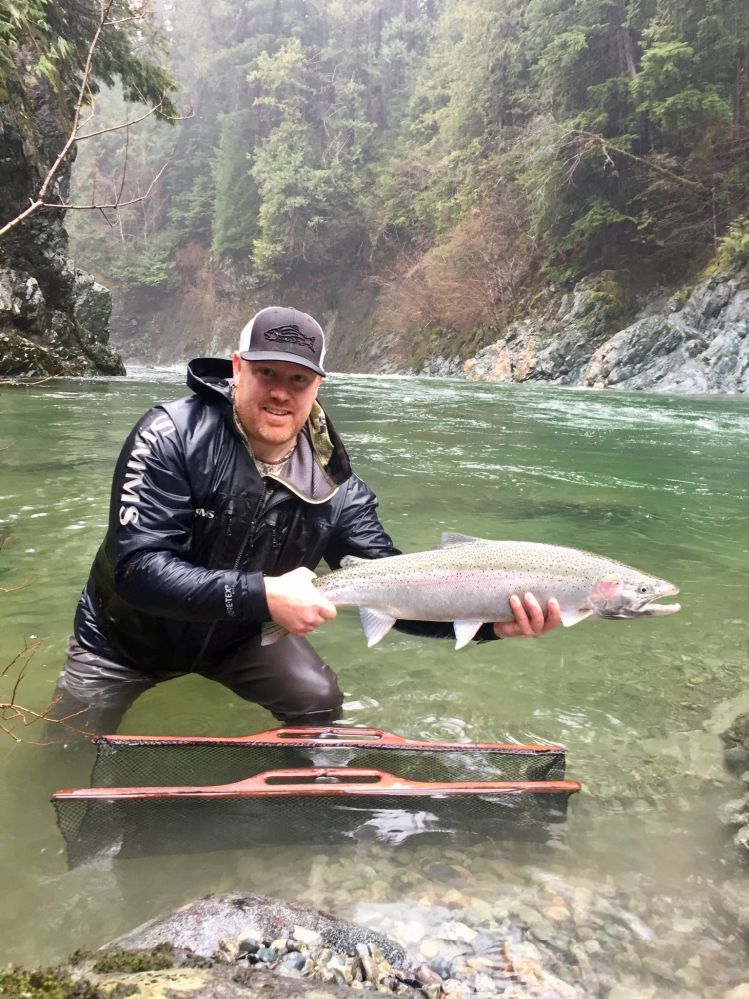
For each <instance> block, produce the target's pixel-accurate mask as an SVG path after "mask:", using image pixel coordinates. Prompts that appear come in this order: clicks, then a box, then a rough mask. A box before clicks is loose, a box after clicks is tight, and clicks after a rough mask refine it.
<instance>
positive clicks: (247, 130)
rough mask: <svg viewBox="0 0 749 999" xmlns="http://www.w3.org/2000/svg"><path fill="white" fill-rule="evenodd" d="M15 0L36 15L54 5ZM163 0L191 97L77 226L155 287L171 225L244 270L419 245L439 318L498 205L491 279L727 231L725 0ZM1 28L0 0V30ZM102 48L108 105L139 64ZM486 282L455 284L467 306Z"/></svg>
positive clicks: (654, 268)
mask: <svg viewBox="0 0 749 999" xmlns="http://www.w3.org/2000/svg"><path fill="white" fill-rule="evenodd" d="M17 2H18V3H21V4H25V5H26V8H27V10H28V18H29V19H31V18H32V17H36V18H37V21H38V19H39V18H41V19H42V20H46V21H47V23H49V24H50V25H51V23H52V21H51V18H52V14H51V6H55V5H48V4H46V3H44V2H43V0H17ZM67 2H68V3H69V4H72V3H73V0H67ZM121 2H124V0H121ZM77 3H80V0H77ZM162 3H163V4H164V10H165V12H166V14H165V16H166V17H167V19H168V22H169V27H170V31H169V39H170V58H171V61H172V66H173V67H174V73H175V76H176V77H177V78H178V79H179V80H180V82H181V83H182V85H183V87H184V89H185V91H186V92H187V93H188V94H189V95H190V97H191V99H193V100H194V102H195V106H196V115H195V118H194V119H193V120H191V121H189V122H185V123H184V124H183V125H182V126H180V128H179V130H178V134H177V136H176V143H175V148H174V151H173V153H172V155H171V161H170V165H169V169H168V171H167V173H166V174H165V176H164V178H163V181H162V183H161V184H160V186H159V189H158V191H157V193H156V194H155V195H154V196H153V198H152V204H151V206H150V207H149V209H148V211H147V212H145V213H144V212H141V213H139V212H138V211H133V212H132V214H130V215H124V214H123V216H122V217H121V218H119V219H118V220H117V224H116V225H115V227H114V228H113V229H112V230H110V231H109V232H107V233H105V235H103V236H101V235H100V236H96V237H94V236H93V235H92V234H90V233H89V234H88V235H87V236H86V238H85V240H81V241H80V242H79V243H78V245H80V247H81V249H82V248H83V247H84V246H85V247H86V252H87V253H89V254H92V255H93V256H94V257H95V259H93V260H92V259H91V257H89V258H88V260H87V259H86V258H82V261H81V262H82V263H87V262H91V263H94V264H95V265H97V266H98V267H99V270H101V271H102V272H103V273H104V275H105V276H106V275H111V276H112V277H116V278H117V280H119V281H121V282H122V283H124V284H127V285H128V286H132V285H133V283H137V282H139V281H143V282H144V283H146V284H148V286H150V287H157V288H164V287H169V286H170V285H171V283H172V282H173V281H174V280H175V272H174V269H173V268H172V267H170V263H171V261H173V260H174V259H175V256H178V255H179V252H180V248H181V247H184V246H189V247H190V251H189V252H192V248H196V249H195V253H196V255H199V254H200V253H204V254H207V253H210V255H212V256H213V257H214V258H219V259H225V260H228V261H231V262H232V263H234V264H236V265H238V266H240V267H242V268H245V269H247V270H249V271H254V272H255V273H256V274H257V275H258V276H259V277H261V278H266V279H283V278H290V277H297V276H300V275H302V274H305V273H306V274H309V273H315V274H316V273H321V272H329V271H335V270H336V269H341V268H343V267H348V266H350V265H351V264H356V265H359V266H360V267H365V266H367V265H368V263H369V262H370V261H372V260H374V261H375V264H376V266H378V267H382V268H383V269H385V268H388V267H392V268H393V273H394V275H396V277H394V280H397V275H398V274H400V273H401V271H400V270H399V268H401V267H403V268H405V269H407V270H408V269H410V268H412V267H413V266H414V264H415V263H417V262H419V261H420V262H421V263H423V264H424V273H426V272H427V271H428V272H429V275H430V277H429V281H428V282H427V283H428V285H429V296H430V297H429V301H430V306H429V308H430V310H431V313H430V314H433V315H436V316H437V320H438V321H440V320H441V316H440V308H442V309H443V311H444V313H445V314H447V312H450V314H451V315H453V314H454V315H456V316H457V315H458V314H467V312H466V309H465V308H464V306H463V305H462V304H461V306H460V308H458V307H454V306H453V304H451V302H448V301H447V297H448V295H447V292H446V291H445V292H443V297H442V299H440V292H439V287H440V286H441V287H443V288H448V287H449V288H453V284H452V283H451V282H453V280H454V279H455V277H456V275H460V276H461V278H460V281H458V284H460V283H461V281H462V283H463V284H464V285H465V280H464V275H465V273H466V272H467V270H469V268H467V265H466V264H465V261H466V260H469V259H470V260H473V259H474V258H473V256H472V255H471V253H469V252H468V250H467V240H469V238H471V237H472V235H473V234H476V238H480V239H484V240H486V239H490V238H491V232H487V230H486V229H485V228H483V227H482V226H481V225H479V224H478V223H477V222H476V220H477V218H478V219H479V221H480V219H481V218H482V217H489V218H491V219H492V220H495V219H496V218H500V217H501V213H502V212H503V211H505V210H506V209H507V204H511V205H512V206H513V212H515V215H513V216H512V217H511V218H509V219H507V220H506V222H507V225H506V227H503V228H502V232H503V235H502V241H501V244H502V245H501V248H500V249H501V252H500V249H498V248H497V247H494V248H493V249H492V251H491V253H490V257H491V259H492V261H493V262H492V264H491V265H487V266H488V267H489V269H492V268H493V270H494V272H496V274H498V275H500V276H502V275H505V274H506V273H507V272H511V273H512V274H513V275H515V276H514V277H513V279H512V281H511V282H509V284H508V287H509V286H511V287H512V288H518V287H520V286H521V285H522V283H523V281H524V280H525V278H522V279H521V278H520V277H518V276H517V275H519V274H520V273H522V274H523V275H527V273H528V269H529V267H530V266H531V265H530V261H531V260H533V261H540V264H539V266H542V267H543V268H544V270H543V273H544V274H545V275H559V276H560V279H566V278H567V277H569V276H571V275H581V274H585V273H588V272H590V271H592V270H595V269H600V268H601V267H613V268H617V269H618V268H630V269H634V270H637V269H639V270H640V271H641V272H647V273H648V274H651V273H657V272H658V270H659V268H684V267H686V266H688V265H689V264H690V263H691V262H693V261H696V260H701V259H702V258H703V257H705V256H707V255H709V253H710V252H711V251H712V249H713V248H714V245H715V240H716V237H718V238H720V236H721V234H723V233H726V235H725V245H724V244H723V243H721V244H720V245H721V246H724V249H723V251H722V252H724V253H730V252H731V251H729V250H728V249H727V248H728V247H729V245H731V246H733V241H734V240H735V239H738V238H739V237H738V236H736V232H735V231H734V230H730V231H728V227H729V225H730V224H731V222H732V220H733V219H735V218H736V217H737V216H740V217H741V216H745V215H746V212H747V208H748V207H749V194H748V193H747V192H749V118H748V116H747V115H748V107H749V91H748V89H747V83H746V80H747V78H748V76H749V58H748V57H747V52H749V4H747V3H746V0H708V2H706V0H429V2H424V3H413V0H326V2H325V3H324V4H321V3H318V2H313V0H180V5H179V8H178V10H179V17H176V18H174V17H173V16H172V15H171V13H170V12H171V9H172V8H171V4H169V3H166V2H165V0H162ZM3 4H5V7H8V6H9V0H0V11H4V10H5V7H3ZM85 6H86V5H85V4H84V7H85ZM81 23H82V22H81ZM3 24H5V27H3ZM15 30H17V29H16V28H13V26H12V24H11V21H10V20H9V19H8V17H7V16H6V17H5V19H3V18H2V17H0V38H2V37H3V32H5V36H6V37H10V34H9V33H11V32H12V31H15ZM36 30H41V29H40V28H37V29H36ZM58 34H59V33H58ZM83 34H85V33H83ZM79 35H81V37H82V34H81V30H80V25H79ZM66 38H67V36H66ZM71 44H73V45H75V44H78V43H76V42H75V41H74V40H72V41H71ZM133 52H134V53H136V54H137V53H139V52H140V50H139V48H138V47H137V46H135V47H134V48H133ZM69 57H70V56H69V54H67V53H66V52H64V51H60V50H59V49H57V50H55V51H53V52H52V53H51V55H50V56H49V58H50V59H51V60H52V63H53V67H54V66H58V64H60V62H61V61H63V60H65V59H66V58H69ZM134 57H135V56H134ZM120 64H121V65H122V66H124V67H125V68H127V73H128V74H129V75H127V79H124V78H123V84H122V86H121V87H120V93H121V94H122V95H123V96H122V98H121V100H122V102H123V106H124V103H125V100H126V98H127V97H128V95H130V96H132V93H133V91H132V89H129V88H131V87H132V86H137V87H138V88H139V89H141V90H142V89H143V88H144V87H145V86H146V82H147V81H144V80H139V79H138V77H137V73H136V72H135V71H134V70H131V69H130V68H128V67H130V63H129V62H128V60H127V59H124V60H123V58H122V57H120ZM107 78H108V77H107V75H106V66H105V65H104V64H102V68H101V71H100V79H102V80H105V79H107ZM128 81H130V82H128ZM742 81H743V82H742ZM152 85H153V81H152ZM107 99H109V98H108V97H107ZM164 134H165V133H164V130H163V129H160V128H159V127H158V126H157V125H156V124H155V123H154V124H152V125H149V128H148V129H147V130H144V132H143V135H144V139H143V141H142V143H141V141H140V139H136V138H135V137H134V138H133V144H132V145H131V147H130V149H129V152H128V159H129V170H133V171H135V176H136V177H137V178H138V181H139V184H140V186H141V188H142V187H143V186H144V185H145V184H146V183H147V179H148V177H149V175H153V173H154V172H155V170H156V169H158V168H159V167H160V166H161V165H162V163H163V162H164V160H165V159H166V158H168V157H169V154H170V152H171V146H170V143H169V142H167V141H166V139H165V138H164ZM170 142H171V140H170ZM119 151H120V154H121V153H122V149H121V146H120V150H119ZM89 156H90V154H89V153H88V151H86V150H82V153H81V156H80V157H79V164H78V166H77V168H76V170H77V172H78V171H80V172H81V174H82V173H83V172H84V171H85V170H88V171H89V179H92V180H96V182H97V184H98V185H101V184H102V183H104V182H105V181H106V182H109V183H110V185H111V184H112V183H114V181H113V180H112V178H113V177H116V176H117V170H116V167H115V165H114V164H115V156H114V151H108V152H106V153H104V152H101V151H99V152H97V156H96V163H95V166H94V167H92V166H91V164H90V162H89ZM79 225H82V223H79V222H78V220H76V228H78V227H79ZM479 233H480V234H481V235H480V236H479V235H478V234H479ZM512 233H514V234H515V236H514V238H516V239H517V244H516V245H517V255H518V257H519V258H521V260H522V265H521V264H518V267H517V269H515V268H514V267H513V266H510V263H509V261H510V260H511V259H512V252H511V250H510V247H509V242H508V240H509V239H510V234H512ZM77 242H78V240H77ZM482 249H486V247H482ZM201 259H203V258H202V257H201ZM438 259H439V260H440V261H442V263H441V264H440V265H439V267H438V266H437V262H436V261H437V260H438ZM426 262H428V265H427V263H426ZM443 264H444V270H442V269H440V268H441V267H442V265H443ZM534 266H535V264H534ZM516 271H517V273H516ZM424 280H425V281H426V278H425V279H424ZM497 280H499V278H498V279H497ZM502 280H504V278H503V277H502ZM500 283H501V282H500ZM490 286H491V282H489V283H488V284H485V285H481V287H480V288H477V289H476V290H475V294H476V295H478V296H479V297H481V296H484V298H483V300H482V308H483V310H484V312H483V315H484V316H486V315H488V314H489V312H490V310H491V309H492V308H493V305H492V304H491V298H492V294H493V293H492V292H490V291H487V290H486V289H487V288H489V287H490ZM450 295H452V296H453V299H454V301H455V302H457V301H458V300H461V299H460V296H459V295H458V293H457V292H456V291H454V290H453V291H451V292H450ZM440 301H441V302H442V305H440ZM503 301H504V300H503ZM461 303H462V300H461ZM503 308H504V306H503ZM450 310H452V311H450ZM469 311H470V310H469ZM471 315H473V312H471ZM479 318H481V317H479ZM476 321H477V322H478V320H476ZM477 328H478V327H477Z"/></svg>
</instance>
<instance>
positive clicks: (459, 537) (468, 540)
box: [437, 531, 484, 548]
mask: <svg viewBox="0 0 749 999" xmlns="http://www.w3.org/2000/svg"><path fill="white" fill-rule="evenodd" d="M483 540H484V539H483V538H474V537H473V536H472V535H470V534H458V532H457V531H443V532H442V536H441V538H440V543H439V544H438V545H437V547H438V548H452V547H453V545H475V544H478V543H480V542H483Z"/></svg>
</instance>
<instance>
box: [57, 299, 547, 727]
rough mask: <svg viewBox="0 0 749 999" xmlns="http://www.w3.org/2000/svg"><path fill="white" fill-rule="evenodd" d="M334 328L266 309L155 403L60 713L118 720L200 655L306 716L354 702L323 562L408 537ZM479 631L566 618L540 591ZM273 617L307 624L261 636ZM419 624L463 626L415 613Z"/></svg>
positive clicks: (121, 463)
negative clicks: (366, 444) (392, 512)
mask: <svg viewBox="0 0 749 999" xmlns="http://www.w3.org/2000/svg"><path fill="white" fill-rule="evenodd" d="M324 359H325V337H324V334H323V331H322V329H321V327H320V325H319V324H318V323H317V322H316V320H314V319H313V318H312V317H311V316H309V315H307V314H305V313H303V312H299V311H297V310H295V309H290V308H282V307H271V308H267V309H263V310H261V311H260V312H258V313H257V315H255V316H253V318H252V319H251V320H250V322H249V323H248V324H247V326H246V327H245V328H244V330H243V331H242V333H241V336H240V343H239V350H238V351H236V352H235V353H234V355H233V358H232V361H231V364H230V363H229V362H228V361H223V360H218V359H210V358H203V359H199V360H196V361H193V362H192V363H191V364H190V365H189V367H188V376H187V382H188V385H189V386H190V388H192V389H193V390H194V393H195V394H194V395H193V396H191V397H187V398H184V399H180V400H178V401H176V402H171V403H165V404H162V405H159V406H156V407H155V408H153V409H152V410H150V411H149V412H148V413H147V414H146V415H145V416H144V417H143V418H142V419H141V420H140V421H139V423H138V424H137V425H136V427H135V428H134V429H133V431H132V433H131V434H130V436H129V437H128V439H127V441H126V443H125V445H124V447H123V450H122V452H121V454H120V458H119V460H118V462H117V466H116V468H115V473H114V479H113V484H112V497H111V504H110V516H109V529H108V531H107V535H106V537H105V539H104V542H103V544H102V546H101V548H100V549H99V551H98V553H97V555H96V558H95V560H94V563H93V566H92V569H91V574H90V576H89V579H88V582H87V583H86V586H85V588H84V590H83V593H82V595H81V599H80V602H79V605H78V610H77V613H76V618H75V628H74V637H73V639H72V640H71V644H70V648H69V650H68V661H67V663H66V666H65V669H64V670H63V672H62V674H61V676H60V679H59V681H58V685H57V691H56V697H57V698H58V701H57V704H56V706H55V717H56V718H61V717H68V716H74V724H75V725H76V727H79V728H82V729H86V730H87V731H94V732H103V731H110V732H113V731H115V730H116V728H117V726H118V724H119V722H120V720H121V718H122V716H123V714H124V713H125V711H126V710H127V708H128V707H129V706H130V705H131V704H132V702H133V701H134V700H135V698H136V697H138V696H139V695H140V694H142V693H143V692H144V691H146V690H148V689H149V688H150V687H152V686H154V685H155V684H157V683H160V682H162V681H164V680H167V679H170V678H173V677H176V676H182V675H184V674H186V673H199V674H201V675H203V676H205V677H208V678H209V679H212V680H216V681H218V682H219V683H222V684H224V685H225V686H226V687H229V688H230V689H231V690H233V691H234V692H235V693H237V694H239V696H240V697H243V698H245V699H247V700H249V701H254V702H256V703H258V704H261V705H262V706H263V707H265V708H267V709H268V710H269V711H271V712H272V713H273V714H274V715H275V717H276V718H277V719H279V720H280V721H283V722H288V723H293V724H326V723H328V722H330V721H333V720H334V719H335V718H337V717H338V716H339V714H340V710H341V703H342V695H341V692H340V690H339V688H338V683H337V680H336V675H335V673H334V672H333V671H332V670H331V669H330V667H329V666H327V665H326V664H325V663H324V662H323V661H322V660H321V659H320V657H319V656H318V655H317V653H316V652H315V651H314V649H313V648H312V646H311V645H310V644H309V643H308V642H307V641H306V640H305V638H304V636H305V635H307V634H308V633H309V632H311V631H313V630H314V629H315V628H317V627H318V626H319V625H321V624H323V623H324V622H325V621H327V620H329V619H330V618H333V617H335V616H336V608H335V607H334V605H333V604H332V603H330V602H329V601H328V600H327V599H326V598H325V597H324V596H323V595H322V594H320V593H319V592H318V591H317V590H316V589H315V587H314V586H312V584H311V582H310V580H311V579H312V578H313V577H314V572H313V570H314V569H315V567H316V566H317V565H318V563H319V562H320V561H321V560H322V559H325V561H326V562H327V563H328V564H329V565H330V566H331V567H332V568H336V567H338V565H339V564H340V561H341V559H342V558H343V556H344V555H359V556H361V557H365V558H382V557H387V556H389V555H397V554H399V552H398V549H396V548H395V547H394V546H393V542H392V541H391V539H390V537H389V536H388V535H387V534H386V533H385V531H384V529H383V528H382V525H381V524H380V522H379V520H378V519H377V515H376V507H377V499H376V497H375V495H374V494H373V493H372V492H371V490H369V489H368V488H367V486H366V485H365V484H364V483H363V482H362V481H361V479H359V478H358V477H357V476H356V475H354V473H353V472H352V470H351V465H350V462H349V458H348V455H347V453H346V449H345V447H344V445H343V443H342V441H341V440H340V438H339V437H338V435H337V433H336V431H335V430H334V428H333V426H332V425H331V424H330V422H329V421H328V419H327V417H326V415H325V413H324V411H323V409H322V407H321V406H320V404H319V403H318V402H317V391H318V388H319V387H320V384H321V382H322V380H323V378H324V377H325V370H324V367H323V364H324ZM512 605H513V610H514V612H515V621H514V622H510V623H509V624H508V623H504V624H496V625H494V626H491V625H485V626H484V627H483V628H482V629H481V632H480V634H479V637H483V638H487V637H513V636H516V635H527V636H534V635H535V636H537V635H539V634H541V633H543V632H544V631H548V630H549V629H550V628H552V627H555V626H556V625H557V624H559V623H560V619H559V607H558V605H557V603H556V601H553V600H552V601H549V607H548V609H547V615H546V617H544V612H543V610H542V608H541V607H540V605H539V604H538V601H537V600H536V599H535V598H534V597H533V596H532V595H531V594H526V595H524V600H520V598H519V597H513V600H512ZM269 620H273V621H275V622H276V623H277V624H279V625H281V626H283V627H284V628H285V629H286V630H287V631H288V632H289V633H290V634H289V635H288V636H287V637H285V638H283V639H282V640H280V641H278V642H276V643H275V644H273V645H268V646H261V645H260V629H261V625H262V623H263V622H265V621H269ZM399 627H401V628H403V629H404V630H410V631H417V632H418V633H422V634H423V633H426V634H432V633H444V634H448V633H449V634H452V629H451V628H450V627H449V626H444V625H435V624H433V623H432V624H426V623H423V622H416V623H415V622H400V623H399Z"/></svg>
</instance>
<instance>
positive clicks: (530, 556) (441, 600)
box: [262, 533, 680, 649]
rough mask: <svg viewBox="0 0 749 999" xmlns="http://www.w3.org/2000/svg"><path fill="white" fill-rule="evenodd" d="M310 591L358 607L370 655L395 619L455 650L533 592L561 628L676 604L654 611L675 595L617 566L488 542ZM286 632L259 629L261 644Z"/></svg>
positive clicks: (461, 541)
mask: <svg viewBox="0 0 749 999" xmlns="http://www.w3.org/2000/svg"><path fill="white" fill-rule="evenodd" d="M312 582H313V585H314V586H315V587H317V589H319V590H320V592H321V593H324V594H325V596H326V597H327V598H328V600H330V601H331V602H332V603H334V604H335V605H336V606H337V607H358V608H359V615H360V617H361V622H362V628H363V629H364V634H365V635H366V637H367V644H368V645H369V646H372V645H374V644H375V643H376V642H379V641H380V639H381V638H383V637H384V636H385V635H386V634H387V633H388V632H389V631H390V629H391V628H392V627H393V625H394V624H395V622H396V621H397V620H398V619H399V618H400V619H403V620H409V621H452V624H453V629H454V631H455V639H456V641H455V648H456V649H461V648H463V646H464V645H467V644H468V642H470V641H471V639H472V638H473V637H474V635H475V634H476V632H477V631H478V629H479V628H480V627H481V625H482V624H485V623H486V622H493V621H513V620H514V619H515V615H514V614H513V612H512V610H511V608H510V604H509V598H510V596H511V595H512V594H513V593H517V594H518V595H519V596H522V595H523V594H524V593H528V592H530V593H533V594H535V596H536V597H537V598H538V600H539V603H540V604H541V606H542V607H545V606H546V604H547V602H548V600H549V598H550V597H556V598H557V600H558V601H559V605H560V609H561V617H562V624H564V625H565V626H566V627H571V626H572V625H573V624H577V622H578V621H584V620H585V618H588V617H601V618H606V619H614V620H621V619H627V618H635V617H654V616H656V615H664V614H675V613H676V611H678V610H679V609H680V605H679V604H658V603H655V601H656V600H658V599H659V598H661V597H668V596H673V595H675V594H677V593H678V592H679V588H678V586H674V584H673V583H669V582H668V580H666V579H657V578H656V577H655V576H649V575H648V574H647V573H645V572H641V571H640V570H639V569H633V568H632V567H631V566H629V565H624V564H623V563H622V562H615V561H614V560H613V559H609V558H604V557H603V556H601V555H594V554H593V553H592V552H586V551H581V550H580V549H577V548H563V547H561V546H560V545H543V544H536V543H533V542H529V541H487V540H484V539H483V538H472V537H469V536H467V535H465V534H451V533H448V534H443V535H442V541H441V543H440V546H439V547H438V548H435V549H433V550H432V551H425V552H413V553H412V554H409V555H393V556H392V557H391V558H380V559H360V558H355V557H353V556H346V557H345V558H344V559H343V560H342V562H341V568H340V569H336V570H334V571H333V572H330V573H328V575H326V576H318V577H317V578H316V579H313V580H312ZM284 634H286V632H285V631H284V629H282V628H279V626H278V625H275V624H273V623H272V622H271V623H270V624H267V625H264V627H263V637H262V644H263V645H268V644H270V643H271V642H274V641H276V640H277V639H278V638H281V637H282V636H283V635H284Z"/></svg>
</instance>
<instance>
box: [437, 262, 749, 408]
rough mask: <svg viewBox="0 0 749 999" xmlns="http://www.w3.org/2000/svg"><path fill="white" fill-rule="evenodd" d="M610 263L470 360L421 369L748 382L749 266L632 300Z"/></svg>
mask: <svg viewBox="0 0 749 999" xmlns="http://www.w3.org/2000/svg"><path fill="white" fill-rule="evenodd" d="M626 299H627V296H626V294H625V291H624V288H623V286H622V283H621V282H620V281H619V279H618V278H617V275H616V274H614V273H613V272H604V273H602V274H599V275H596V276H592V277H588V278H584V279H583V280H582V281H580V282H579V283H578V284H577V285H576V286H575V288H574V289H573V290H572V291H570V292H568V293H567V294H565V295H564V296H563V297H562V299H561V302H560V304H559V306H558V309H557V310H556V312H555V313H554V314H552V315H551V316H549V315H545V316H543V317H540V318H537V317H534V316H530V317H528V318H526V319H523V320H521V321H518V322H515V323H513V324H512V325H510V326H509V327H508V328H507V330H506V331H505V333H504V336H502V338H501V339H498V340H496V341H495V342H494V343H491V344H489V345H488V346H487V347H484V348H483V349H482V350H481V351H480V352H479V353H478V354H476V356H475V357H471V358H469V359H468V360H466V361H465V362H462V363H461V362H460V361H459V360H458V359H457V358H451V359H450V358H448V359H446V358H444V357H438V358H433V359H432V360H431V361H430V362H429V363H428V364H427V365H425V367H424V368H423V369H422V371H421V372H420V373H422V374H433V375H452V376H457V377H463V378H468V379H472V380H475V381H516V382H525V381H543V382H550V383H553V384H557V385H579V386H587V387H591V388H618V389H630V390H632V389H646V390H649V391H661V392H683V393H702V392H711V393H743V392H746V391H748V390H749V266H744V267H743V268H741V269H738V270H735V271H734V272H733V273H729V274H722V275H721V274H713V275H711V276H703V278H702V279H700V280H698V281H697V282H696V283H695V284H694V286H692V287H691V288H686V289H682V290H680V291H679V292H677V293H676V294H674V293H673V292H669V291H661V292H655V293H651V295H650V296H649V297H648V298H647V299H646V300H645V301H644V302H641V303H639V304H637V305H635V307H634V308H632V306H629V307H628V306H627V305H626V304H625V303H626Z"/></svg>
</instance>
